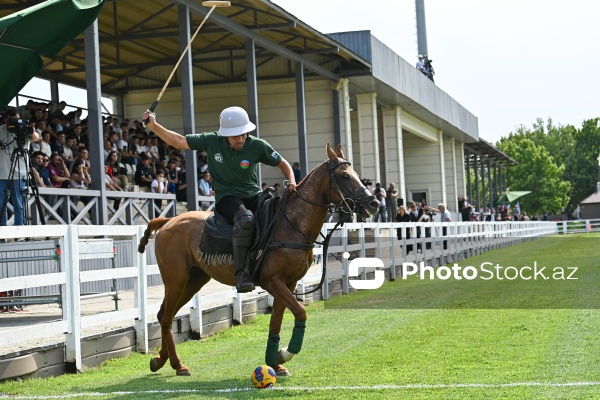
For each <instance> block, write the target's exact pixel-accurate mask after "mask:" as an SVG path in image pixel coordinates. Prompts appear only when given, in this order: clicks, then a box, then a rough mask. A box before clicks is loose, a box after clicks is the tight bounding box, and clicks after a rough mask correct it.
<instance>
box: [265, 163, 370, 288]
mask: <svg viewBox="0 0 600 400" xmlns="http://www.w3.org/2000/svg"><path fill="white" fill-rule="evenodd" d="M327 164H328V167H327V169H328V171H329V179H330V184H329V192H328V194H327V198H328V200H330V199H331V190H332V186H333V185H332V184H331V183H333V184H335V190H336V191H337V193H338V194H339V195H340V196H341V198H342V200H341V201H340V204H336V205H332V204H331V202H330V201H328V203H327V204H322V203H318V202H315V201H312V200H310V199H307V198H305V197H303V196H302V195H301V194H300V192H299V191H298V190H296V189H294V193H296V195H297V196H298V198H299V199H300V200H302V201H304V202H306V203H309V204H313V205H316V206H319V207H324V208H327V209H328V211H329V212H330V213H332V214H333V213H336V212H337V213H339V214H340V219H339V221H338V222H337V223H336V224H335V226H334V227H333V229H331V230H330V231H329V232H328V233H327V235H325V236H323V232H319V235H320V236H321V237H322V238H323V241H322V242H319V241H317V240H313V239H311V238H310V237H308V235H307V234H305V233H304V232H302V231H301V230H300V229H299V228H298V227H296V225H294V224H293V223H292V221H290V219H289V218H288V216H287V215H286V214H285V208H286V204H287V199H288V195H289V190H285V191H284V193H283V196H282V199H281V204H280V207H279V209H278V211H277V215H276V216H275V217H274V218H273V220H272V221H271V224H270V225H269V228H270V227H271V225H272V224H273V222H274V221H281V219H280V218H281V217H282V216H283V219H284V220H285V221H286V222H287V223H288V224H289V225H290V226H291V227H292V228H293V229H294V230H295V231H296V232H298V233H299V234H300V235H302V237H304V238H305V239H306V240H307V241H309V242H310V243H279V242H275V243H272V237H271V238H270V239H269V242H268V243H267V247H266V248H265V252H264V253H266V251H267V250H268V249H277V248H282V247H286V248H292V249H299V250H310V249H312V248H314V247H315V244H318V245H322V246H323V254H322V257H323V268H322V273H321V280H320V282H319V284H318V285H317V286H316V287H315V288H314V289H312V290H310V291H308V292H303V293H296V292H294V293H293V294H294V295H296V296H303V295H307V294H310V293H314V292H316V291H317V290H319V289H321V288H322V287H323V283H324V282H325V279H326V276H327V254H328V252H327V250H328V248H329V241H330V239H331V237H332V236H333V233H334V232H335V231H336V230H337V229H338V228H339V227H340V226H342V225H343V224H344V223H345V222H346V221H347V220H348V219H349V218H350V216H351V215H352V213H353V212H355V210H356V206H357V204H358V203H360V201H361V200H363V201H364V200H371V199H374V198H375V196H373V195H371V196H364V198H360V197H359V195H360V194H361V193H363V192H364V191H365V190H367V188H366V187H364V186H362V188H359V189H358V190H357V191H356V192H354V193H352V195H351V196H352V197H351V198H347V197H346V196H345V193H351V192H352V189H351V188H349V186H348V185H347V184H345V183H344V182H343V181H342V182H339V180H338V178H337V176H336V175H335V172H334V171H335V170H336V169H337V168H338V167H339V166H341V165H345V164H346V165H351V164H350V162H348V161H342V162H339V163H337V164H333V165H332V163H331V161H327ZM340 186H341V187H340ZM286 188H287V186H286ZM350 203H352V204H350ZM264 253H263V254H260V255H259V257H258V258H259V260H258V261H257V263H258V264H260V261H262V257H263V256H264Z"/></svg>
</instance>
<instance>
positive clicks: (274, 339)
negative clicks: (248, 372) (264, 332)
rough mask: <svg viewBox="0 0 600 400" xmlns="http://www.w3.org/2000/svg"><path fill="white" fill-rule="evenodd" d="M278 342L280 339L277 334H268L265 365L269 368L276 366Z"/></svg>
mask: <svg viewBox="0 0 600 400" xmlns="http://www.w3.org/2000/svg"><path fill="white" fill-rule="evenodd" d="M279 340H280V337H279V335H278V334H269V340H267V351H266V353H265V364H267V365H268V366H270V367H272V366H275V365H277V352H278V351H279Z"/></svg>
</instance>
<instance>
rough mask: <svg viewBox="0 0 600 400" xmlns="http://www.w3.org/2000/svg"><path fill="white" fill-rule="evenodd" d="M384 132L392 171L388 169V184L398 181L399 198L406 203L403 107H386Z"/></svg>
mask: <svg viewBox="0 0 600 400" xmlns="http://www.w3.org/2000/svg"><path fill="white" fill-rule="evenodd" d="M382 112H383V132H384V137H385V139H386V144H385V146H384V148H385V150H386V151H387V152H389V156H390V157H389V160H390V162H389V164H388V167H389V169H390V170H392V171H393V173H392V172H387V171H386V177H385V178H386V186H387V185H388V184H389V183H390V182H394V183H396V188H397V189H398V198H399V199H403V200H404V201H405V204H406V179H405V176H404V148H403V143H402V108H401V107H400V106H395V107H394V108H388V109H384V110H383V111H382ZM393 155H395V156H396V165H395V167H394V166H392V165H391V164H392V163H393V162H392V160H393Z"/></svg>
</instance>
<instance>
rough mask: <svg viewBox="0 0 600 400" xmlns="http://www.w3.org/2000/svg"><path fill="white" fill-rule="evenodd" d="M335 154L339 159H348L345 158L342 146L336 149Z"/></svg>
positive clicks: (339, 145)
mask: <svg viewBox="0 0 600 400" xmlns="http://www.w3.org/2000/svg"><path fill="white" fill-rule="evenodd" d="M335 154H336V155H337V156H338V157H339V158H343V159H346V157H344V152H343V151H342V144H341V143H340V144H338V145H337V147H336V148H335Z"/></svg>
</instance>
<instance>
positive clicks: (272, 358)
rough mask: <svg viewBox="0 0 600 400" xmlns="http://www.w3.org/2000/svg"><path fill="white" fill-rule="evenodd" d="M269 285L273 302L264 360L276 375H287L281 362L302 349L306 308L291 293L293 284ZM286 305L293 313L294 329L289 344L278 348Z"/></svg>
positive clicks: (274, 283)
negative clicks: (289, 285)
mask: <svg viewBox="0 0 600 400" xmlns="http://www.w3.org/2000/svg"><path fill="white" fill-rule="evenodd" d="M269 286H270V290H269V292H270V293H271V294H272V295H273V297H274V302H273V313H272V315H271V323H270V326H269V339H268V341H267V351H266V354H265V362H266V364H267V365H269V366H270V367H272V368H273V369H274V370H275V372H276V373H277V375H278V376H289V375H291V374H290V372H289V371H288V370H287V368H285V367H284V366H283V365H281V364H283V363H285V362H287V361H290V360H291V359H292V357H293V356H294V355H296V354H298V353H299V352H300V350H301V349H302V343H303V341H304V329H305V326H306V310H305V309H304V307H303V306H302V304H300V303H299V302H298V300H296V297H295V296H294V295H293V294H292V290H293V288H295V284H294V285H293V287H291V288H288V287H286V286H285V284H284V283H283V282H273V284H272V285H269ZM286 307H287V308H288V309H289V310H290V311H291V312H292V314H293V315H294V318H295V321H294V329H293V331H292V337H291V339H290V343H289V345H288V346H287V347H284V348H282V349H281V350H278V348H279V338H280V337H279V333H280V331H281V323H282V321H283V313H284V311H285V308H286Z"/></svg>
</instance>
